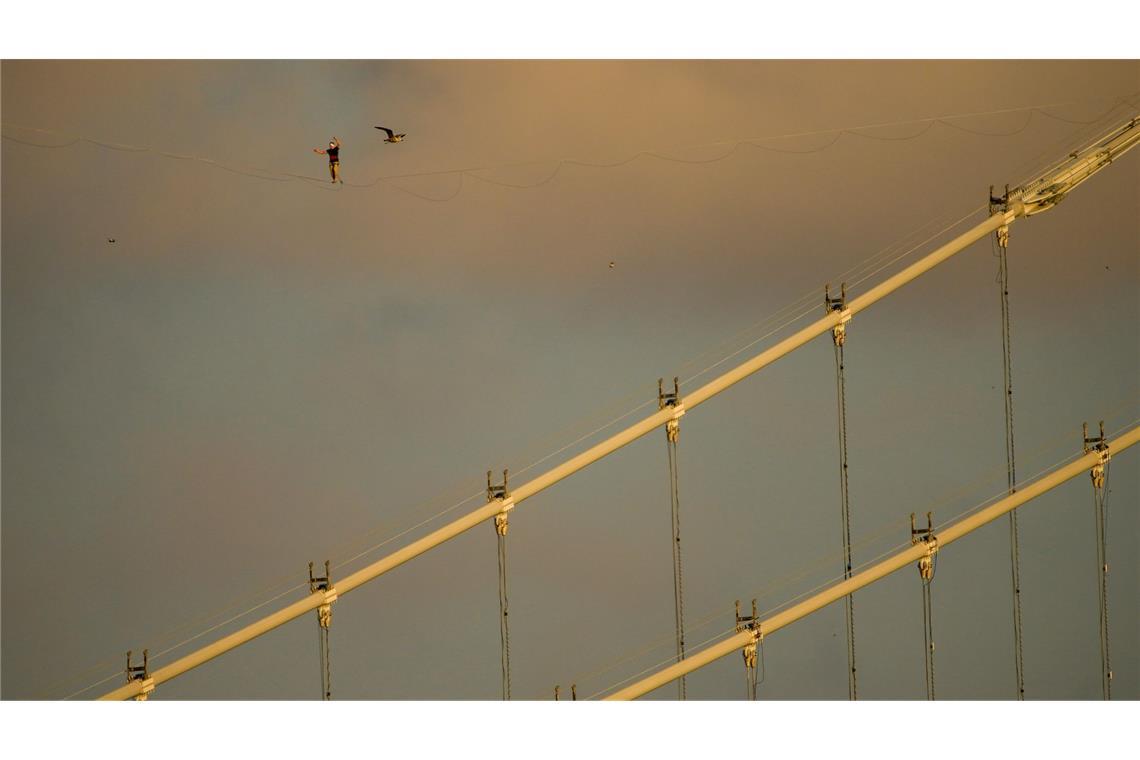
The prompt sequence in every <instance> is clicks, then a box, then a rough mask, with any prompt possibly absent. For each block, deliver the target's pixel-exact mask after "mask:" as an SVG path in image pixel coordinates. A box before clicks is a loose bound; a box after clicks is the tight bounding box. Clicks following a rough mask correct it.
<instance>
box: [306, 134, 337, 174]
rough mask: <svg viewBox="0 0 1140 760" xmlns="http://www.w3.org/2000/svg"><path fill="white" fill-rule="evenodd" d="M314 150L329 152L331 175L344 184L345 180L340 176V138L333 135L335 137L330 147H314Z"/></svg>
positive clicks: (330, 142)
mask: <svg viewBox="0 0 1140 760" xmlns="http://www.w3.org/2000/svg"><path fill="white" fill-rule="evenodd" d="M313 152H314V153H327V154H328V156H329V176H330V177H332V181H333V182H334V183H335V182H339V183H341V184H342V185H343V184H344V180H343V179H341V178H340V140H338V139H336V135H333V139H331V140H329V147H328V148H327V149H325V148H313Z"/></svg>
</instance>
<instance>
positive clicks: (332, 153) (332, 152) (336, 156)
mask: <svg viewBox="0 0 1140 760" xmlns="http://www.w3.org/2000/svg"><path fill="white" fill-rule="evenodd" d="M328 154H329V163H330V164H339V163H340V146H339V145H338V146H336V147H335V148H329V149H328Z"/></svg>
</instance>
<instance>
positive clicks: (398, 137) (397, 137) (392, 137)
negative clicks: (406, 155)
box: [376, 127, 407, 143]
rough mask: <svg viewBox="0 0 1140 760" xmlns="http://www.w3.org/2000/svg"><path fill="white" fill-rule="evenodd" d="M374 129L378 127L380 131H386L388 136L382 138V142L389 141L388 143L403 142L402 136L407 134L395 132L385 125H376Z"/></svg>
mask: <svg viewBox="0 0 1140 760" xmlns="http://www.w3.org/2000/svg"><path fill="white" fill-rule="evenodd" d="M376 129H379V130H380V131H382V132H386V133H387V134H388V136H387V137H385V138H384V142H390V143H398V142H403V140H404V138H405V137H407V135H405V134H402V133H401V134H396V133H395V132H393V131H392V130H390V129H388V128H387V127H376Z"/></svg>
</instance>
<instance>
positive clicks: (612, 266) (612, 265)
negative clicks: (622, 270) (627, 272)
mask: <svg viewBox="0 0 1140 760" xmlns="http://www.w3.org/2000/svg"><path fill="white" fill-rule="evenodd" d="M613 268H614V263H613V262H612V261H611V262H610V269H613Z"/></svg>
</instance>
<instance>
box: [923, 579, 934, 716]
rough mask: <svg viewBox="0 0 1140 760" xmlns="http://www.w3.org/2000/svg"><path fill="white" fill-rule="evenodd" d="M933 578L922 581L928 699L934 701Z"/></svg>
mask: <svg viewBox="0 0 1140 760" xmlns="http://www.w3.org/2000/svg"><path fill="white" fill-rule="evenodd" d="M932 580H934V578H933V576H932V577H931V578H929V579H928V578H923V579H922V631H923V646H924V648H925V651H926V698H927V699H929V700H932V701H933V699H934V613H933V610H932V608H931V605H930V582H931V581H932Z"/></svg>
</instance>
